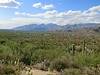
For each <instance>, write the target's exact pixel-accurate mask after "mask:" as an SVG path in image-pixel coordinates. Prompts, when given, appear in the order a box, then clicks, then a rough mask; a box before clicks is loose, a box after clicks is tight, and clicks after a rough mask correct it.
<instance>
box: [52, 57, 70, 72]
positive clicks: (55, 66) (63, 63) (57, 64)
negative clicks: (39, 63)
mask: <svg viewBox="0 0 100 75" xmlns="http://www.w3.org/2000/svg"><path fill="white" fill-rule="evenodd" d="M71 66H72V60H70V59H67V57H65V56H63V57H61V58H58V59H55V60H53V61H52V62H51V64H50V69H51V70H56V71H62V70H64V69H65V68H69V67H71Z"/></svg>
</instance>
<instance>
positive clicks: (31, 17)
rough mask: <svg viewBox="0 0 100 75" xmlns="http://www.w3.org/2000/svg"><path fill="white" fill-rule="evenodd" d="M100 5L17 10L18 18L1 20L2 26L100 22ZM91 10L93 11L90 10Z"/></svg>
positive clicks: (0, 25) (0, 24)
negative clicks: (77, 7)
mask: <svg viewBox="0 0 100 75" xmlns="http://www.w3.org/2000/svg"><path fill="white" fill-rule="evenodd" d="M98 7H99V6H95V7H92V8H89V9H88V10H84V11H73V10H69V11H65V12H58V11H57V10H52V11H46V12H44V13H36V14H32V13H26V12H15V15H16V18H13V19H9V20H5V21H2V20H1V21H0V28H1V27H3V26H6V27H7V25H8V28H11V27H15V26H18V25H26V24H40V23H45V24H47V23H55V24H58V25H66V24H77V23H100V12H99V8H98ZM97 8H98V9H97ZM90 10H91V11H90Z"/></svg>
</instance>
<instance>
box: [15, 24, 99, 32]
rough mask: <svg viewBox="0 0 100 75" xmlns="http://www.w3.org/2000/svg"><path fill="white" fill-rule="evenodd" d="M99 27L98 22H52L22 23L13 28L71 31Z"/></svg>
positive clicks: (20, 29) (19, 29) (17, 29)
mask: <svg viewBox="0 0 100 75" xmlns="http://www.w3.org/2000/svg"><path fill="white" fill-rule="evenodd" d="M98 27H100V23H84V24H83V23H82V24H67V25H63V26H61V25H57V24H53V23H49V24H29V25H23V26H19V27H16V28H13V30H16V31H71V30H77V29H95V28H98Z"/></svg>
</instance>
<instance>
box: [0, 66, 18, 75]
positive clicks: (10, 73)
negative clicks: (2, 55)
mask: <svg viewBox="0 0 100 75" xmlns="http://www.w3.org/2000/svg"><path fill="white" fill-rule="evenodd" d="M0 74H1V75H19V73H18V72H17V70H16V67H14V66H10V65H0Z"/></svg>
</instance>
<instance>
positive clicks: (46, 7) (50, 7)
mask: <svg viewBox="0 0 100 75" xmlns="http://www.w3.org/2000/svg"><path fill="white" fill-rule="evenodd" d="M53 8H54V6H53V5H52V4H49V5H44V6H43V7H42V9H45V10H48V9H53Z"/></svg>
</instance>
